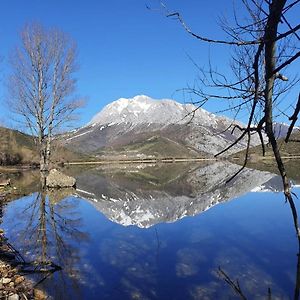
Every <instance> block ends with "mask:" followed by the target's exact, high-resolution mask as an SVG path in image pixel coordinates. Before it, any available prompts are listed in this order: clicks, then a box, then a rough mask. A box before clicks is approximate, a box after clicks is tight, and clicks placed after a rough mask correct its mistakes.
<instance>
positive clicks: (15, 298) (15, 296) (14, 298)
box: [8, 294, 19, 300]
mask: <svg viewBox="0 0 300 300" xmlns="http://www.w3.org/2000/svg"><path fill="white" fill-rule="evenodd" d="M8 300H19V295H18V294H13V295H10V296H8Z"/></svg>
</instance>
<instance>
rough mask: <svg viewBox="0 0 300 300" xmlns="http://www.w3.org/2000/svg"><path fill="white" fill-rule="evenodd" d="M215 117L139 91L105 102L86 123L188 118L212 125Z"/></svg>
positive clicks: (177, 121)
mask: <svg viewBox="0 0 300 300" xmlns="http://www.w3.org/2000/svg"><path fill="white" fill-rule="evenodd" d="M193 112H195V113H193ZM218 119H220V117H217V116H215V115H214V114H212V113H209V112H207V111H205V110H204V109H202V108H197V107H196V106H194V105H192V104H181V103H178V102H176V101H174V100H171V99H162V100H155V99H152V98H150V97H148V96H145V95H139V96H135V97H133V98H130V99H126V98H121V99H119V100H117V101H114V102H112V103H111V104H108V105H107V106H105V107H104V108H103V110H101V111H100V112H99V113H98V114H96V115H95V116H94V117H93V118H92V120H91V121H90V122H89V123H88V124H87V126H93V125H94V126H95V125H96V124H97V125H105V124H120V123H131V124H133V125H139V124H162V125H164V126H167V125H170V124H184V123H187V122H189V121H191V120H192V122H194V123H199V124H202V125H204V124H210V125H214V124H216V122H217V120H218Z"/></svg>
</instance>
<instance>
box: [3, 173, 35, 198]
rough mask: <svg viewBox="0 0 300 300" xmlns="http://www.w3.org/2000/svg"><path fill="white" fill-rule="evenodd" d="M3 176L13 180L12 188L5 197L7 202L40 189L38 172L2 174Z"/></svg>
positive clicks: (9, 188)
mask: <svg viewBox="0 0 300 300" xmlns="http://www.w3.org/2000/svg"><path fill="white" fill-rule="evenodd" d="M2 176H3V177H4V178H10V180H11V187H8V188H7V193H6V196H5V198H6V199H7V200H16V199H19V198H20V197H22V196H26V195H29V194H32V193H34V192H37V191H38V190H39V189H40V173H39V171H37V170H33V171H25V172H15V173H10V174H2Z"/></svg>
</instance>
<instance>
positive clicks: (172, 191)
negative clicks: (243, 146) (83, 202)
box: [77, 161, 282, 228]
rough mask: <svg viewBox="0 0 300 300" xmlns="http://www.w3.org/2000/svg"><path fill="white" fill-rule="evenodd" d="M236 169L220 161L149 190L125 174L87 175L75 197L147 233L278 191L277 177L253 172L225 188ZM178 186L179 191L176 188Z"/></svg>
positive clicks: (247, 171) (79, 179) (82, 176)
mask: <svg viewBox="0 0 300 300" xmlns="http://www.w3.org/2000/svg"><path fill="white" fill-rule="evenodd" d="M239 169H240V166H237V165H234V164H231V163H229V162H222V161H219V162H216V163H214V164H211V165H208V166H205V167H200V168H199V169H197V170H193V171H191V172H188V173H187V174H181V175H180V174H177V176H176V177H175V176H174V180H171V181H170V183H168V184H166V185H159V183H156V184H155V185H153V184H151V182H147V181H141V178H140V179H138V177H136V178H137V180H136V182H135V180H134V177H130V176H129V177H128V178H126V177H125V176H126V173H125V175H124V176H114V175H111V176H105V174H103V173H97V172H95V171H87V172H86V173H84V174H80V175H79V176H78V177H77V183H78V188H79V190H77V192H78V195H80V196H81V197H83V198H86V199H88V200H91V201H92V204H93V205H94V206H95V207H96V208H97V209H98V210H99V211H101V212H102V213H103V214H104V215H105V216H106V217H107V218H108V219H110V220H111V221H113V222H116V223H118V224H121V225H123V226H129V225H134V226H138V227H140V228H148V227H151V226H153V225H155V224H158V223H162V222H163V223H165V222H166V223H168V222H175V221H177V220H179V219H182V218H184V217H187V216H194V215H197V214H199V213H201V212H204V211H206V210H208V209H209V208H211V207H213V206H214V205H216V204H218V203H221V202H226V201H229V200H231V199H234V198H236V197H239V196H241V195H243V194H245V193H247V192H250V191H254V190H255V188H256V187H257V186H265V187H268V188H269V189H270V190H278V189H279V188H280V187H281V186H282V183H281V182H280V180H278V179H277V177H278V176H277V175H274V174H271V173H269V172H262V171H257V170H252V169H244V170H243V171H242V172H241V174H239V176H237V177H236V178H235V179H234V180H232V181H230V182H229V183H227V182H226V181H227V180H228V179H229V178H230V177H231V176H232V175H233V174H234V173H235V172H236V171H237V170H239ZM143 172H146V170H144V171H143ZM141 183H142V184H141ZM180 185H182V186H183V188H182V189H180V188H178V187H179V186H180ZM175 187H177V188H175Z"/></svg>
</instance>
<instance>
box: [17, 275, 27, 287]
mask: <svg viewBox="0 0 300 300" xmlns="http://www.w3.org/2000/svg"><path fill="white" fill-rule="evenodd" d="M24 280H25V278H24V277H23V276H18V277H17V278H16V279H15V284H16V285H18V284H20V283H21V282H23V281H24Z"/></svg>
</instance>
